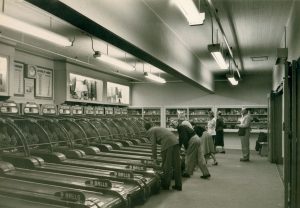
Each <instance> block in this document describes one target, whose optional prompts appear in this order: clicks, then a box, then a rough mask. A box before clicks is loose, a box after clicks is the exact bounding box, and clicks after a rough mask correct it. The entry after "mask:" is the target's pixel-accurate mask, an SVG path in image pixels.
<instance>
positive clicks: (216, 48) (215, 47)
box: [208, 44, 229, 69]
mask: <svg viewBox="0 0 300 208" xmlns="http://www.w3.org/2000/svg"><path fill="white" fill-rule="evenodd" d="M208 50H209V52H210V53H211V55H212V56H213V57H214V59H215V61H216V62H217V64H218V65H219V67H220V69H228V67H229V65H228V64H227V63H226V61H225V59H224V56H223V55H222V53H221V46H220V44H212V45H208Z"/></svg>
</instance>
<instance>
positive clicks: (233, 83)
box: [227, 75, 239, 85]
mask: <svg viewBox="0 0 300 208" xmlns="http://www.w3.org/2000/svg"><path fill="white" fill-rule="evenodd" d="M227 79H228V81H229V82H230V83H231V84H232V85H238V84H239V81H237V80H236V79H235V78H234V76H233V75H227Z"/></svg>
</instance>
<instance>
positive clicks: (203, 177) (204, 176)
mask: <svg viewBox="0 0 300 208" xmlns="http://www.w3.org/2000/svg"><path fill="white" fill-rule="evenodd" d="M200 178H202V179H208V178H210V174H208V175H203V176H200Z"/></svg>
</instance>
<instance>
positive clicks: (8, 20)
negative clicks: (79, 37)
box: [0, 14, 72, 46]
mask: <svg viewBox="0 0 300 208" xmlns="http://www.w3.org/2000/svg"><path fill="white" fill-rule="evenodd" d="M0 26H3V27H6V28H10V29H12V30H17V31H20V32H22V33H26V34H28V35H31V36H35V37H37V38H40V39H43V40H47V41H49V42H52V43H55V44H58V45H61V46H72V41H70V40H69V39H68V38H66V37H64V36H62V35H59V34H57V33H54V32H52V31H49V30H46V29H43V28H40V27H37V26H34V25H31V24H28V23H26V22H22V21H20V20H18V19H15V18H12V17H9V16H7V15H4V14H0Z"/></svg>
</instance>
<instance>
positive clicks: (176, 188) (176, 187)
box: [172, 186, 182, 191]
mask: <svg viewBox="0 0 300 208" xmlns="http://www.w3.org/2000/svg"><path fill="white" fill-rule="evenodd" d="M172 189H174V190H177V191H182V186H172Z"/></svg>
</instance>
